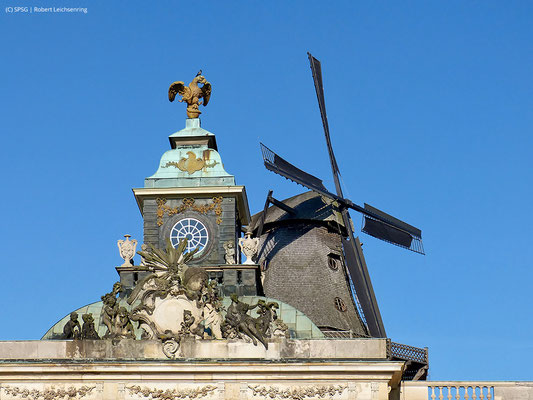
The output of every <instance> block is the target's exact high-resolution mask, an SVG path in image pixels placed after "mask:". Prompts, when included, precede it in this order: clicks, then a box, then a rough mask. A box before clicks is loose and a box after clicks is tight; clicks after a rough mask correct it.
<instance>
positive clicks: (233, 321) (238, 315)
mask: <svg viewBox="0 0 533 400" xmlns="http://www.w3.org/2000/svg"><path fill="white" fill-rule="evenodd" d="M230 297H231V305H230V306H229V307H228V312H227V313H226V322H227V323H228V324H229V325H230V326H232V327H233V328H236V330H237V331H238V332H242V333H244V334H245V335H246V336H248V337H249V338H250V339H252V343H253V344H254V345H256V346H257V340H259V341H260V342H261V343H262V344H263V346H265V348H266V349H268V343H267V342H266V341H265V338H264V337H263V335H262V333H261V332H260V331H259V330H258V329H257V320H256V319H255V318H252V317H251V316H250V315H248V314H247V313H248V311H250V310H253V309H254V308H256V307H257V306H258V304H255V305H253V306H251V305H249V304H246V303H244V302H242V301H240V300H239V298H238V296H237V295H236V294H235V293H234V294H232V295H231V296H230ZM256 339H257V340H256Z"/></svg>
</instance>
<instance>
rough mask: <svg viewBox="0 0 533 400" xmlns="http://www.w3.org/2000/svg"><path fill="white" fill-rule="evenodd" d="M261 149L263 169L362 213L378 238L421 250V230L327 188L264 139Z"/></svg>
mask: <svg viewBox="0 0 533 400" xmlns="http://www.w3.org/2000/svg"><path fill="white" fill-rule="evenodd" d="M261 152H262V153H263V161H264V163H265V167H266V169H268V170H269V171H272V172H275V173H276V174H278V175H281V176H283V177H284V178H287V179H290V180H291V181H293V182H296V183H298V184H300V185H302V186H305V187H306V188H308V189H311V190H313V191H315V192H317V193H320V194H321V195H323V196H325V197H328V198H330V199H332V200H335V201H337V202H339V204H340V205H341V206H343V207H346V208H350V209H352V210H355V211H358V212H360V213H361V214H363V229H362V231H363V232H365V233H366V234H368V235H371V236H374V237H375V238H377V239H381V240H384V241H385V242H388V243H391V244H394V245H396V246H400V247H403V248H406V249H408V250H411V251H414V252H416V253H420V254H424V247H423V245H422V231H421V230H420V229H418V228H415V227H414V226H411V225H409V224H407V223H406V222H403V221H401V220H399V219H398V218H395V217H393V216H391V215H389V214H387V213H385V212H383V211H381V210H379V209H377V208H375V207H372V206H371V205H369V204H366V203H365V206H364V207H361V206H358V205H357V204H354V203H353V202H352V201H350V200H349V199H345V198H342V197H340V196H337V195H335V194H333V193H331V192H329V191H328V190H327V189H326V188H325V186H324V184H323V183H322V180H321V179H319V178H317V177H316V176H313V175H311V174H308V173H307V172H304V171H302V170H301V169H300V168H298V167H296V166H294V165H293V164H291V163H290V162H288V161H287V160H285V159H283V158H282V157H280V156H279V155H277V154H276V153H274V152H273V151H272V150H270V149H269V148H268V147H266V146H265V145H264V144H263V143H261Z"/></svg>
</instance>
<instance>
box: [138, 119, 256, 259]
mask: <svg viewBox="0 0 533 400" xmlns="http://www.w3.org/2000/svg"><path fill="white" fill-rule="evenodd" d="M169 140H170V147H171V149H170V150H168V151H167V152H165V153H164V154H163V156H162V157H161V161H160V162H159V168H158V170H157V171H156V173H155V174H154V175H152V176H150V177H148V178H146V179H145V180H144V188H138V189H133V193H134V195H135V199H136V200H137V204H138V205H139V209H140V211H141V214H142V216H143V220H144V243H145V244H150V245H152V246H154V247H156V248H161V249H164V248H165V247H166V243H167V240H170V243H171V244H172V246H174V247H177V245H178V243H179V241H180V240H181V239H183V238H187V239H188V248H187V250H189V251H190V250H194V249H195V248H197V247H198V248H199V251H198V253H196V255H195V257H194V261H193V262H191V264H197V265H202V266H215V265H221V264H227V260H226V257H225V256H226V248H227V247H230V248H233V249H236V248H237V240H238V236H240V232H241V226H243V225H248V224H249V221H250V211H249V209H248V200H247V198H246V190H245V188H244V186H238V185H236V184H235V177H234V176H233V175H230V174H229V173H227V172H226V171H225V170H224V166H223V164H222V160H221V157H220V154H219V153H218V151H217V144H216V138H215V135H214V134H212V133H211V132H208V131H207V130H205V129H203V128H202V127H201V126H200V119H199V118H188V119H187V120H186V123H185V129H182V130H180V131H178V132H176V133H174V134H172V135H170V136H169ZM239 253H240V252H238V251H235V257H236V259H235V261H234V263H235V264H237V263H239V262H240V260H239V259H238V258H239Z"/></svg>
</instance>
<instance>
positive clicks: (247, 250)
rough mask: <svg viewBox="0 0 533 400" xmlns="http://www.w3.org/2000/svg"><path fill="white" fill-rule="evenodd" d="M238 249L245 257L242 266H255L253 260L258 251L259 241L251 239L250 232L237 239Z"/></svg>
mask: <svg viewBox="0 0 533 400" xmlns="http://www.w3.org/2000/svg"><path fill="white" fill-rule="evenodd" d="M239 247H240V248H241V251H242V252H243V253H244V255H245V256H246V261H245V262H243V264H255V263H254V261H253V258H254V257H255V255H256V254H257V251H258V250H259V239H258V238H252V232H250V231H248V232H246V233H245V234H244V238H239Z"/></svg>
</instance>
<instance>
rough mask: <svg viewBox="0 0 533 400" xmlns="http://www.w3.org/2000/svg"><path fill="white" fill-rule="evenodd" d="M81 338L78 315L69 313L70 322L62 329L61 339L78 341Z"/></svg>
mask: <svg viewBox="0 0 533 400" xmlns="http://www.w3.org/2000/svg"><path fill="white" fill-rule="evenodd" d="M80 338H81V326H80V322H79V321H78V313H76V312H72V313H70V320H69V321H68V322H67V323H66V324H65V326H64V327H63V336H62V339H80Z"/></svg>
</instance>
